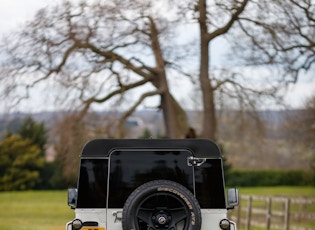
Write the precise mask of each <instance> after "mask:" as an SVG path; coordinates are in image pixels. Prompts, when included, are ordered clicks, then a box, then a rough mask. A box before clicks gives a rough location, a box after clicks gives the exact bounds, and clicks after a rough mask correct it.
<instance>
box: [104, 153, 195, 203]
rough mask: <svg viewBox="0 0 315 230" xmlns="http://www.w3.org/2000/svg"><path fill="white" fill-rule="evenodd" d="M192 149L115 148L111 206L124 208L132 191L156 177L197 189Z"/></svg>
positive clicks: (110, 184) (112, 158)
mask: <svg viewBox="0 0 315 230" xmlns="http://www.w3.org/2000/svg"><path fill="white" fill-rule="evenodd" d="M189 156H191V153H190V152H189V151H173V150H172V151H165V150H164V151H163V150H159V151H115V152H114V153H112V155H111V157H110V164H111V165H110V178H109V201H108V207H109V208H122V207H123V205H124V203H125V201H126V199H127V198H128V196H129V195H130V193H131V192H132V191H133V190H135V189H136V188H137V187H138V186H140V185H142V184H144V183H146V182H148V181H152V180H161V179H164V180H172V181H175V182H178V183H180V184H182V185H184V186H185V187H187V188H188V189H189V190H191V192H193V168H192V167H189V166H187V157H189Z"/></svg>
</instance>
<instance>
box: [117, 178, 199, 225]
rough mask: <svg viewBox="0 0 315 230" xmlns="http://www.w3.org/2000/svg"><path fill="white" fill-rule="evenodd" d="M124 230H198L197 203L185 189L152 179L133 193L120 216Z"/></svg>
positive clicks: (169, 182)
mask: <svg viewBox="0 0 315 230" xmlns="http://www.w3.org/2000/svg"><path fill="white" fill-rule="evenodd" d="M122 225H123V229H124V230H131V229H134V230H135V229H137V230H200V228H201V212H200V206H199V204H198V201H197V200H196V198H195V197H194V195H193V194H192V193H191V192H190V191H189V190H188V189H187V188H185V187H184V186H182V185H180V184H178V183H176V182H173V181H168V180H155V181H151V182H148V183H145V184H143V185H141V186H140V187H138V188H137V189H136V190H134V191H133V192H132V193H131V194H130V196H129V197H128V199H127V200H126V202H125V205H124V208H123V214H122Z"/></svg>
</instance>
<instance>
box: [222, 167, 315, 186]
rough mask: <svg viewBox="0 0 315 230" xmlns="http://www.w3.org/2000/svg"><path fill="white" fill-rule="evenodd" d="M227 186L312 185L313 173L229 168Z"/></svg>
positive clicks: (314, 183)
mask: <svg viewBox="0 0 315 230" xmlns="http://www.w3.org/2000/svg"><path fill="white" fill-rule="evenodd" d="M226 183H227V185H228V186H240V187H246V186H251V187H252V186H314V185H315V175H314V173H313V172H311V171H303V170H231V171H230V172H229V175H228V177H227V181H226Z"/></svg>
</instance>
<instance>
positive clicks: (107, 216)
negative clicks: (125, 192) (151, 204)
mask: <svg viewBox="0 0 315 230" xmlns="http://www.w3.org/2000/svg"><path fill="white" fill-rule="evenodd" d="M75 214H76V217H75V219H80V220H81V221H82V222H85V221H96V222H98V223H99V227H104V228H105V229H106V230H122V224H121V217H122V209H107V210H106V209H76V210H75ZM201 216H202V225H201V230H209V228H211V229H212V230H216V229H217V230H220V226H219V223H220V221H221V220H222V219H226V218H227V210H226V209H201ZM69 223H71V222H69ZM69 223H68V224H67V228H66V229H67V230H71V225H70V224H69ZM231 230H236V225H235V223H234V222H231Z"/></svg>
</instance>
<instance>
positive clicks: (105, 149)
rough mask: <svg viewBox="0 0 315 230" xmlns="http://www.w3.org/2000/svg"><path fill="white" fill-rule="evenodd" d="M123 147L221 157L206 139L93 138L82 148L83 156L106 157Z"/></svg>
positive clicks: (202, 156)
mask: <svg viewBox="0 0 315 230" xmlns="http://www.w3.org/2000/svg"><path fill="white" fill-rule="evenodd" d="M123 149H185V150H190V151H191V152H192V153H193V155H194V156H195V157H200V158H221V152H220V149H219V148H218V146H217V145H216V144H215V143H214V142H212V141H210V140H207V139H95V140H92V141H90V142H88V143H87V144H86V145H85V147H84V148H83V150H82V156H83V157H106V156H109V154H110V153H111V152H112V151H114V150H123Z"/></svg>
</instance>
